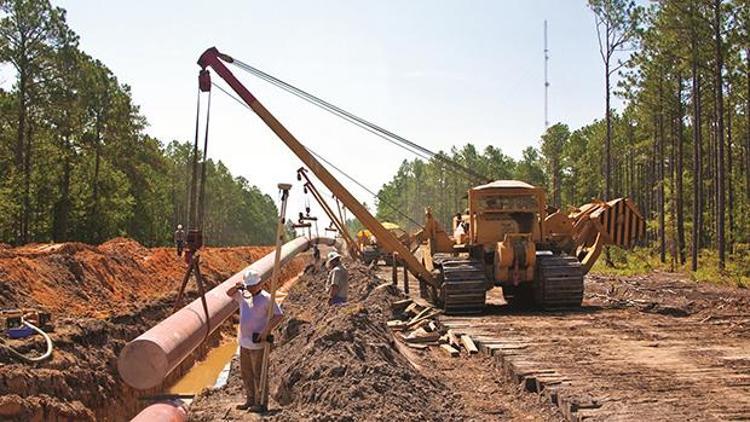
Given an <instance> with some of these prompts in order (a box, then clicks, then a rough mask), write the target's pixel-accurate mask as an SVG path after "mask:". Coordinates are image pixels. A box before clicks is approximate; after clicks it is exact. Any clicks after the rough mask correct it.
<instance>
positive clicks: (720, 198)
mask: <svg viewBox="0 0 750 422" xmlns="http://www.w3.org/2000/svg"><path fill="white" fill-rule="evenodd" d="M714 43H715V47H716V71H715V75H714V76H715V78H716V106H717V110H716V115H717V116H716V117H717V118H718V121H717V125H716V135H717V136H716V143H717V146H718V156H717V157H716V164H717V168H716V179H717V182H718V183H717V186H716V190H717V193H718V195H717V203H716V208H717V216H716V217H717V225H716V241H717V244H718V250H719V269H720V270H723V269H724V266H725V265H724V260H725V256H724V255H725V250H724V247H725V243H724V242H725V239H724V212H725V207H724V92H723V87H724V82H723V80H722V76H721V72H722V69H723V67H724V61H723V60H724V59H723V52H722V49H723V46H722V41H721V0H714Z"/></svg>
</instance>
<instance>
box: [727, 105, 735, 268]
mask: <svg viewBox="0 0 750 422" xmlns="http://www.w3.org/2000/svg"><path fill="white" fill-rule="evenodd" d="M731 100H732V96H731V94H730V93H729V92H728V93H727V160H726V162H727V185H728V186H727V193H728V195H729V206H728V207H727V216H728V217H729V221H728V223H729V233H728V236H727V246H729V251H730V253H731V251H732V250H733V249H734V182H733V181H732V179H733V177H734V176H733V173H734V170H733V166H732V158H733V157H732V114H733V113H734V110H733V108H732V103H731Z"/></svg>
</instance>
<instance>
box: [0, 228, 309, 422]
mask: <svg viewBox="0 0 750 422" xmlns="http://www.w3.org/2000/svg"><path fill="white" fill-rule="evenodd" d="M272 250H273V248H272V247H235V248H205V249H204V251H203V259H202V261H201V270H202V272H203V274H204V276H205V278H206V280H207V282H208V284H209V285H210V286H211V287H213V286H215V285H216V284H218V283H220V282H221V281H223V280H225V279H226V278H227V277H229V276H230V275H232V274H234V273H236V272H237V271H239V270H241V269H242V268H244V267H246V266H247V265H249V264H250V263H252V262H253V261H255V260H256V259H258V258H260V257H262V256H264V255H266V254H267V253H269V252H271V251H272ZM302 266H303V262H302V259H296V260H294V261H292V262H291V263H290V264H289V265H287V266H286V268H285V271H284V273H283V276H282V277H283V279H284V280H286V279H287V278H291V277H292V276H294V275H296V274H298V273H299V271H300V270H301V268H302ZM184 271H185V263H184V261H183V260H182V259H180V258H178V257H177V256H176V255H175V251H174V249H170V248H153V249H148V248H145V247H143V246H141V245H140V244H138V243H137V242H135V241H132V240H129V239H124V238H117V239H113V240H111V241H109V242H106V243H104V244H102V245H99V246H92V245H85V244H81V243H66V244H53V245H29V246H24V247H21V248H0V307H29V308H36V309H43V310H47V311H50V312H52V317H53V321H54V324H55V330H54V332H52V333H50V335H51V338H52V340H53V342H54V343H55V352H54V354H53V356H52V358H51V359H48V360H46V361H44V362H42V363H38V364H26V363H20V362H19V361H18V360H17V359H15V358H14V357H13V356H12V355H11V354H10V353H8V352H7V351H6V350H5V349H4V348H0V420H6V419H10V420H58V418H59V419H62V420H68V418H72V419H74V420H126V419H128V418H130V417H132V416H134V415H135V414H136V413H137V412H138V411H139V410H140V409H141V408H142V407H143V406H144V405H145V404H148V402H147V401H143V400H140V399H139V397H141V396H143V395H144V394H146V395H148V394H156V393H159V392H160V391H161V390H159V389H155V390H154V391H148V392H136V391H134V390H132V389H130V388H129V387H127V386H125V385H124V383H122V382H121V380H120V377H119V375H118V374H117V369H116V362H117V356H118V354H119V352H120V350H121V349H122V347H124V345H125V343H126V342H127V341H130V340H132V339H133V338H135V337H137V336H138V335H140V334H141V333H143V332H144V331H146V330H147V329H148V328H150V327H152V326H153V325H155V324H156V323H158V322H159V321H161V320H162V319H164V318H165V317H167V316H168V315H169V314H170V313H171V311H172V305H173V301H174V297H175V293H176V290H177V288H178V287H179V284H180V283H181V281H182V277H183V275H184ZM189 286H190V289H189V291H188V297H187V298H186V300H185V303H187V302H188V301H190V300H193V298H195V282H194V281H192V280H191V282H190V285H189ZM218 331H221V330H217V332H216V333H214V337H215V338H212V339H210V340H209V342H208V344H207V345H206V347H204V348H207V347H209V346H210V345H211V344H213V343H215V342H217V341H218V335H219V333H218ZM5 342H6V343H8V344H11V345H12V346H14V347H15V348H17V349H18V350H19V351H21V352H23V353H27V354H30V355H38V354H40V353H41V352H42V351H43V348H44V342H43V341H42V340H41V338H39V336H34V337H31V338H29V339H24V340H17V341H8V340H5ZM191 364H192V360H191V361H186V362H183V364H182V365H181V368H179V369H178V370H175V372H174V373H173V374H172V375H171V377H170V380H168V381H167V382H166V383H165V386H168V385H169V383H170V382H173V381H174V380H176V379H177V378H178V376H179V375H180V372H182V371H184V370H186V369H187V368H189V367H190V365H191Z"/></svg>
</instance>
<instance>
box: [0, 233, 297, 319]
mask: <svg viewBox="0 0 750 422" xmlns="http://www.w3.org/2000/svg"><path fill="white" fill-rule="evenodd" d="M271 250H272V247H265V246H262V247H238V248H205V249H204V250H203V252H202V254H203V259H202V260H201V270H202V272H203V274H204V275H206V276H207V278H208V279H209V280H211V281H212V282H213V281H221V280H224V279H225V278H227V277H228V276H230V275H232V274H233V273H234V272H236V271H238V270H240V269H242V268H243V267H244V266H246V265H248V263H250V262H253V261H255V260H256V259H258V258H260V257H262V256H264V255H266V254H267V253H269V252H271ZM291 270H293V271H294V270H299V269H298V268H293V269H291ZM184 272H185V262H184V260H183V259H182V258H180V257H178V256H177V255H176V254H175V251H174V249H171V248H153V249H148V248H145V247H144V246H142V245H140V244H139V243H138V242H136V241H134V240H131V239H126V238H116V239H112V240H110V241H108V242H105V243H103V244H102V245H99V246H98V247H97V246H92V245H86V244H82V243H62V244H36V245H27V246H24V247H20V248H15V249H3V250H0V307H35V308H41V309H45V310H47V311H51V312H52V313H53V315H54V314H59V313H64V314H65V315H68V316H86V317H95V318H106V317H108V316H110V315H111V314H112V313H113V312H117V313H121V312H123V311H126V312H127V311H134V310H135V309H136V308H137V307H138V305H139V304H142V303H144V302H147V301H150V300H154V299H158V298H160V297H162V296H164V295H165V294H170V293H173V292H174V291H175V290H176V289H177V288H178V287H179V284H180V283H181V281H182V276H183V274H184ZM191 286H192V283H191Z"/></svg>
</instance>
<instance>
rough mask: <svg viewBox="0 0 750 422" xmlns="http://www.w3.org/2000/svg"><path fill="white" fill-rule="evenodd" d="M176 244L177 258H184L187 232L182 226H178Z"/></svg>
mask: <svg viewBox="0 0 750 422" xmlns="http://www.w3.org/2000/svg"><path fill="white" fill-rule="evenodd" d="M174 244H175V246H176V247H177V256H182V250H183V249H184V248H185V230H183V229H182V224H178V225H177V230H175V232H174Z"/></svg>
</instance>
